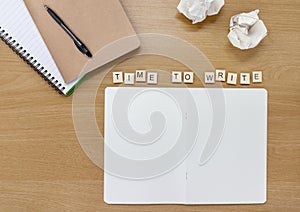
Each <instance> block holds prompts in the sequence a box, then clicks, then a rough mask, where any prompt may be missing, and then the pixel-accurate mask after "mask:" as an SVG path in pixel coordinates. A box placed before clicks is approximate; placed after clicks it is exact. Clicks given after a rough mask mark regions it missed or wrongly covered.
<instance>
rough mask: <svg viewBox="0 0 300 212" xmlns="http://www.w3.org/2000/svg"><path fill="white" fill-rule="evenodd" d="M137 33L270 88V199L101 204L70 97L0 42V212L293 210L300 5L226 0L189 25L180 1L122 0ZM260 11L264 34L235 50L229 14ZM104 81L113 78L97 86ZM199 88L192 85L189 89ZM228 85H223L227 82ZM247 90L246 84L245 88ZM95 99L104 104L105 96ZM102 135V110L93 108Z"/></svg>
mask: <svg viewBox="0 0 300 212" xmlns="http://www.w3.org/2000/svg"><path fill="white" fill-rule="evenodd" d="M122 3H123V5H124V7H125V8H126V11H127V13H128V15H129V17H130V19H131V21H132V22H133V24H134V26H135V28H136V30H137V32H138V33H148V32H154V33H162V34H170V35H174V36H177V37H179V38H182V39H184V40H187V41H188V42H190V43H191V44H193V45H195V46H196V47H197V48H199V49H200V50H202V51H203V52H204V53H205V54H206V56H207V57H208V58H209V59H210V61H211V62H212V64H213V65H214V66H215V67H217V68H225V69H227V70H229V71H234V72H250V71H252V70H256V69H258V70H262V71H263V73H264V83H263V84H261V85H259V86H258V87H264V88H266V89H268V91H269V117H268V202H267V203H266V204H265V205H244V206H234V205H228V206H180V205H165V206H156V205H153V206H109V205H106V204H105V203H104V202H103V171H102V170H101V169H99V168H97V167H96V166H95V165H94V164H93V163H92V162H91V161H90V160H89V159H88V158H87V156H86V155H85V154H84V152H83V151H82V149H81V148H80V145H79V143H78V141H77V139H76V135H75V131H74V127H73V123H72V97H70V98H66V97H63V96H60V95H58V94H57V93H55V92H54V91H53V90H52V89H51V88H50V87H49V86H48V85H47V84H46V83H45V82H44V81H43V80H41V78H40V77H39V76H38V75H37V74H36V73H35V72H34V71H32V69H31V68H30V67H29V66H27V65H26V63H24V62H23V61H22V60H21V59H20V58H19V57H18V56H16V55H15V54H14V53H13V52H12V51H11V50H10V49H9V48H8V47H7V46H6V45H5V44H4V43H3V42H0V71H1V77H0V85H1V86H0V96H1V98H0V108H1V110H0V210H1V211H15V210H24V209H27V210H30V211H44V210H49V211H53V210H66V211H75V210H79V211H95V210H98V211H119V210H122V211H128V212H129V211H144V212H146V211H149V212H150V211H216V210H217V211H218V210H220V211H221V210H228V211H254V210H258V211H267V210H268V211H271V210H272V211H283V210H285V209H287V210H289V211H299V210H300V86H299V82H300V69H299V67H300V60H299V58H300V46H299V43H300V36H299V35H300V29H299V20H300V13H299V10H300V1H298V0H286V1H267V0H256V1H255V0H248V1H238V0H227V1H226V5H225V7H224V8H223V9H222V11H221V13H220V14H219V15H218V16H214V17H209V18H208V19H207V20H206V21H204V22H203V23H201V24H197V25H191V24H190V22H189V21H187V20H186V19H185V18H184V17H183V16H181V15H179V14H177V11H176V6H177V4H178V3H179V0H165V1H160V0H144V1H140V0H122ZM256 8H259V9H260V10H261V13H260V17H261V18H262V19H263V20H264V22H265V24H266V26H267V28H268V30H269V35H268V37H267V38H266V39H265V40H264V41H263V42H262V43H261V45H260V46H259V47H257V48H256V49H253V50H249V51H240V50H238V49H236V48H234V47H232V46H231V44H229V42H228V40H227V37H226V36H227V33H228V25H229V18H230V17H231V16H232V15H234V14H237V13H239V12H243V11H250V10H254V9H256ZM176 67H178V66H177V65H176V64H175V63H174V62H172V61H169V60H167V59H166V58H161V57H155V56H154V57H153V56H152V57H147V56H145V57H140V58H136V59H133V60H129V61H126V62H125V63H123V64H120V65H119V66H118V69H121V70H124V71H129V70H130V71H132V70H135V69H138V68H154V69H163V70H172V69H175V68H176ZM108 85H111V75H108V76H107V78H106V80H105V81H104V84H103V86H102V87H101V89H103V87H105V86H108ZM196 85H197V84H196ZM229 87H231V86H229ZM249 87H253V86H249ZM101 89H100V90H99V94H98V97H97V101H99V102H101V101H102V103H103V90H101ZM97 111H98V113H99V117H97V118H98V119H99V123H100V128H101V130H103V123H102V121H101V119H102V118H103V104H99V107H98V108H97Z"/></svg>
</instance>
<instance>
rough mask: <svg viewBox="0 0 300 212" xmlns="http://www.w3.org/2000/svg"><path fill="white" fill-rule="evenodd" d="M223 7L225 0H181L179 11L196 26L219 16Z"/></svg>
mask: <svg viewBox="0 0 300 212" xmlns="http://www.w3.org/2000/svg"><path fill="white" fill-rule="evenodd" d="M223 6H224V0H181V1H180V3H179V5H178V7H177V9H178V11H179V12H180V13H182V14H183V15H185V17H187V18H188V19H190V20H192V21H193V24H196V23H198V22H201V21H203V20H205V19H206V17H207V16H211V15H216V14H218V13H219V12H220V10H221V8H222V7H223Z"/></svg>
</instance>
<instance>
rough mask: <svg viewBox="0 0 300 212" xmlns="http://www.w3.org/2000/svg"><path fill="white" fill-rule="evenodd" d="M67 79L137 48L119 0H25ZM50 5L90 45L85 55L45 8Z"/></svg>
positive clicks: (71, 78) (76, 76)
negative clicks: (89, 54)
mask: <svg viewBox="0 0 300 212" xmlns="http://www.w3.org/2000/svg"><path fill="white" fill-rule="evenodd" d="M24 2H25V4H26V6H27V8H28V10H29V12H30V13H31V16H32V17H33V20H34V21H35V23H36V25H37V27H38V29H39V31H40V33H41V35H42V37H43V39H44V41H45V43H46V45H47V47H48V49H49V51H50V53H51V55H52V57H53V58H54V60H55V62H56V65H57V67H58V69H59V70H60V72H61V74H62V76H63V78H64V80H65V82H70V81H71V80H74V79H76V78H78V77H79V76H82V75H84V74H85V73H88V72H90V71H93V70H94V69H96V68H98V67H100V66H102V65H104V64H106V63H108V62H111V61H112V60H114V59H117V58H118V57H121V56H123V55H124V54H126V53H128V52H131V51H133V50H135V49H137V48H138V47H139V45H140V42H139V39H138V37H137V35H136V33H135V31H134V29H133V27H132V25H131V23H130V21H129V19H128V17H127V16H126V14H125V11H124V10H123V7H122V5H121V4H120V2H119V0H109V1H107V0H85V1H73V0H43V1H41V0H39V1H37V0H24ZM45 5H47V6H48V7H50V8H51V9H52V10H53V11H54V12H55V13H57V14H58V15H59V17H60V18H61V19H62V20H63V21H64V23H65V24H66V25H67V26H68V27H69V28H70V29H71V31H72V32H74V34H75V35H76V36H77V37H78V38H79V39H80V40H81V41H82V42H83V43H84V44H85V45H86V46H87V48H88V49H89V50H90V51H91V53H92V54H93V58H88V57H87V56H85V55H83V54H82V53H81V52H80V51H79V50H78V49H77V47H76V46H75V45H74V42H73V41H72V39H71V38H70V37H69V35H67V33H66V32H65V31H64V30H63V29H62V28H61V27H60V26H59V25H58V24H57V23H56V22H55V21H54V20H53V18H52V17H51V16H50V15H49V14H48V12H47V11H46V10H45V8H44V6H45Z"/></svg>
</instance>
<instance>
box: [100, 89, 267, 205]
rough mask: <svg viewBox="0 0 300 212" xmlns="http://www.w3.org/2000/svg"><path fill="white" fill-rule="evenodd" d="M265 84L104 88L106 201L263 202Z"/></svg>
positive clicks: (140, 202)
mask: <svg viewBox="0 0 300 212" xmlns="http://www.w3.org/2000/svg"><path fill="white" fill-rule="evenodd" d="M267 98H268V97H267V91H266V90H265V89H203V88H190V89H186V88H107V89H106V91H105V125H104V128H105V131H104V142H105V147H104V168H105V169H104V170H105V173H104V201H105V202H106V203H108V204H262V203H265V202H266V200H267V195H266V194H267V189H266V188H267V187H266V184H267V105H268V104H267V102H268V100H267Z"/></svg>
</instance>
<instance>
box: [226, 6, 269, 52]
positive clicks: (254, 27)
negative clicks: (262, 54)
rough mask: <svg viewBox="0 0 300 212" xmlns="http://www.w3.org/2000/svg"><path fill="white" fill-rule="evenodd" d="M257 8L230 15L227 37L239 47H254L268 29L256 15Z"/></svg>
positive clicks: (265, 34)
mask: <svg viewBox="0 0 300 212" xmlns="http://www.w3.org/2000/svg"><path fill="white" fill-rule="evenodd" d="M258 13H259V10H254V11H252V12H249V13H241V14H237V15H235V16H232V17H231V20H230V32H229V34H228V39H229V40H230V42H231V44H232V45H233V46H235V47H237V48H239V49H242V50H244V49H251V48H254V47H256V46H257V45H258V44H259V43H260V42H261V41H262V40H263V39H264V38H265V37H266V36H267V34H268V30H267V28H266V26H265V24H264V22H263V21H262V20H260V19H259V17H258Z"/></svg>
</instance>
